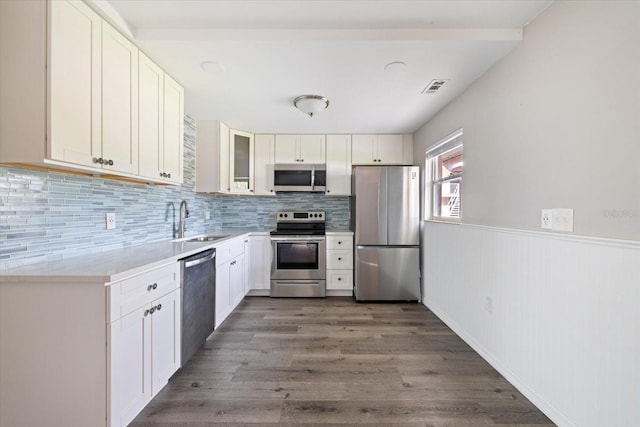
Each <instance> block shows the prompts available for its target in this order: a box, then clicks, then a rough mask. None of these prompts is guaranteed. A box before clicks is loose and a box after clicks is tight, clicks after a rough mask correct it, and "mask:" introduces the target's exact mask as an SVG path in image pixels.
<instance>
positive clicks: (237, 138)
mask: <svg viewBox="0 0 640 427" xmlns="http://www.w3.org/2000/svg"><path fill="white" fill-rule="evenodd" d="M220 160H222V159H220ZM228 161H229V180H230V182H231V189H230V192H231V193H239V194H251V193H253V192H254V189H253V184H254V178H253V162H254V136H253V134H252V133H248V132H243V131H239V130H235V129H231V130H230V132H229V160H228Z"/></svg>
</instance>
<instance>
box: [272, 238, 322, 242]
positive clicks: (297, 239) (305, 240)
mask: <svg viewBox="0 0 640 427" xmlns="http://www.w3.org/2000/svg"><path fill="white" fill-rule="evenodd" d="M324 240H325V238H324V237H272V238H271V241H272V242H324Z"/></svg>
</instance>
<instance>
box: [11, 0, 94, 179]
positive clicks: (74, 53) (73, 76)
mask: <svg viewBox="0 0 640 427" xmlns="http://www.w3.org/2000/svg"><path fill="white" fill-rule="evenodd" d="M49 5H50V23H51V25H50V28H51V30H50V31H51V32H50V36H49V37H50V62H49V64H48V66H49V73H50V80H49V81H50V87H49V96H50V100H49V102H50V108H49V111H50V114H49V129H50V131H49V132H50V134H49V156H50V158H51V159H53V160H60V161H63V162H69V163H75V164H79V165H85V166H96V167H100V165H99V164H94V163H93V159H94V158H95V159H99V158H101V157H102V132H101V114H102V101H101V94H102V88H101V76H100V73H101V68H102V67H101V62H102V55H101V50H102V48H101V45H102V42H101V40H102V19H101V18H100V16H98V15H97V14H96V13H95V12H94V11H93V10H91V8H89V7H88V6H87V5H86V4H84V3H82V2H68V1H54V2H50V3H49ZM2 25H5V23H4V22H3V24H2ZM3 49H4V46H3ZM3 95H4V94H3ZM43 95H44V94H43ZM43 102H44V99H43ZM25 113H27V112H25ZM2 114H5V112H4V111H3V112H2ZM43 137H44V135H43ZM34 142H35V143H38V142H39V143H42V144H44V140H42V141H34ZM40 160H42V159H40Z"/></svg>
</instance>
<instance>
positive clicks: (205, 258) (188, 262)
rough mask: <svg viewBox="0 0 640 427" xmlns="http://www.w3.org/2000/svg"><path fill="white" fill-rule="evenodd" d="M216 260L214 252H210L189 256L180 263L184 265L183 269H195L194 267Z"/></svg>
mask: <svg viewBox="0 0 640 427" xmlns="http://www.w3.org/2000/svg"><path fill="white" fill-rule="evenodd" d="M215 258H216V251H215V250H212V251H211V252H209V251H204V252H201V253H199V254H197V255H194V256H191V257H189V258H183V259H181V260H180V261H182V262H183V263H184V268H189V267H195V266H196V265H200V264H204V263H205V262H209V261H211V260H213V259H215Z"/></svg>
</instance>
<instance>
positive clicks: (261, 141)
mask: <svg viewBox="0 0 640 427" xmlns="http://www.w3.org/2000/svg"><path fill="white" fill-rule="evenodd" d="M274 145H275V136H274V135H256V137H255V148H254V150H255V151H254V154H255V161H254V181H255V182H254V189H255V194H256V195H260V196H274V195H275V192H274V190H273V164H274V157H275V155H274Z"/></svg>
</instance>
